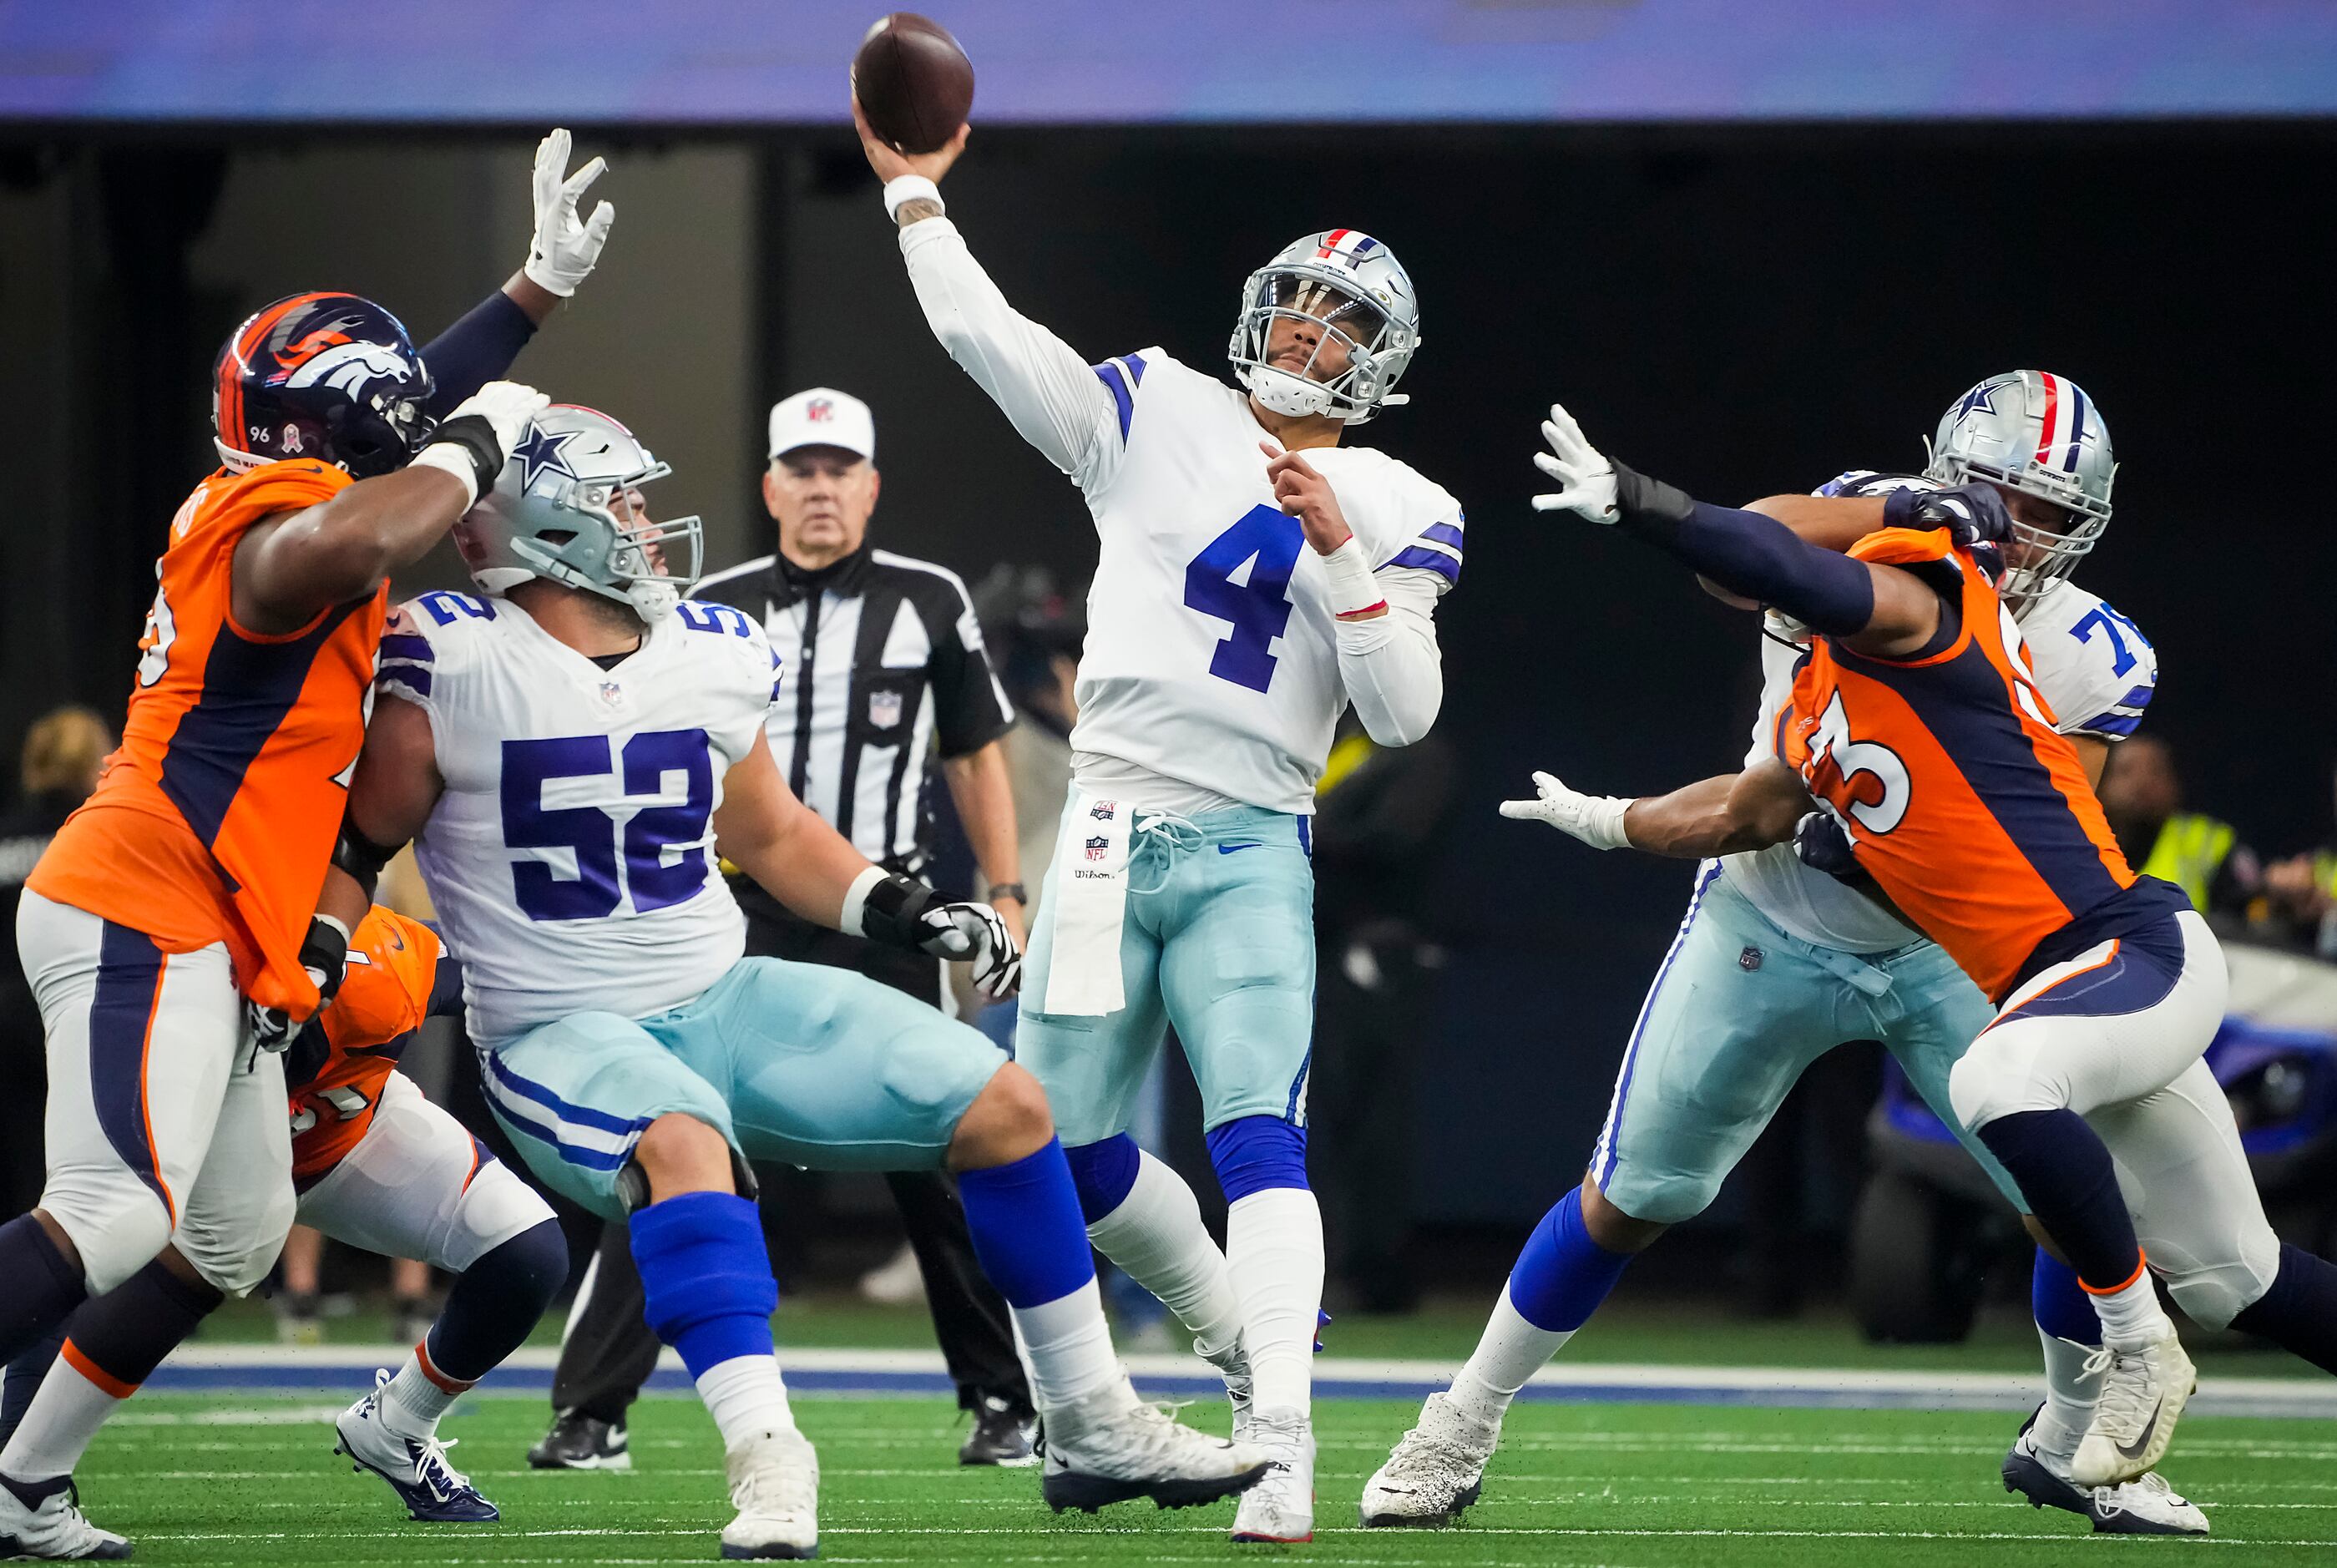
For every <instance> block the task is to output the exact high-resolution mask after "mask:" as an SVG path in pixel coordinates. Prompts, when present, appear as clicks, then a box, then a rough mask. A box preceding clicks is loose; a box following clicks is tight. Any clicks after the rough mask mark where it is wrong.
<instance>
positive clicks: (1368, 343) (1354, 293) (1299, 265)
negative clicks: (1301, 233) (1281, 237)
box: [1226, 229, 1420, 425]
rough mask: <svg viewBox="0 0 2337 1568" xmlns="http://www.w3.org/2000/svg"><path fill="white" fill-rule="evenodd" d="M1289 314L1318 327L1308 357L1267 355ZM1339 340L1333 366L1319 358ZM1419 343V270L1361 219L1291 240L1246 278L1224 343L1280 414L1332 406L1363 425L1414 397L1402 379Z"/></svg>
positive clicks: (1256, 391) (1254, 393)
mask: <svg viewBox="0 0 2337 1568" xmlns="http://www.w3.org/2000/svg"><path fill="white" fill-rule="evenodd" d="M1285 317H1287V318H1290V319H1294V320H1296V321H1298V322H1300V323H1303V324H1304V325H1305V327H1306V328H1311V329H1312V330H1313V332H1314V334H1315V345H1314V348H1313V349H1312V350H1311V351H1310V352H1309V353H1308V354H1307V357H1306V362H1305V364H1304V365H1302V366H1300V367H1299V368H1297V369H1296V370H1287V369H1285V368H1282V367H1280V366H1277V365H1273V364H1269V363H1268V362H1267V343H1268V340H1269V338H1270V336H1271V333H1272V330H1273V327H1274V323H1275V321H1276V319H1279V318H1285ZM1334 340H1335V341H1336V342H1337V344H1338V345H1339V347H1340V348H1344V349H1345V353H1346V364H1345V367H1344V368H1341V369H1340V370H1339V371H1338V372H1337V373H1336V374H1334V375H1329V376H1325V377H1317V376H1315V373H1314V371H1315V362H1316V361H1317V360H1319V359H1321V358H1323V356H1324V350H1325V348H1328V347H1329V346H1330V345H1331V344H1332V343H1333V341H1334ZM1419 347H1420V301H1419V300H1418V299H1417V298H1415V297H1414V296H1413V291H1412V277H1411V275H1410V274H1409V273H1407V272H1405V271H1404V270H1403V263H1402V262H1400V261H1398V260H1396V259H1395V255H1394V253H1393V251H1391V250H1389V249H1388V248H1387V247H1386V246H1384V245H1383V244H1381V243H1380V242H1379V241H1378V240H1374V239H1373V238H1372V237H1371V236H1370V235H1368V234H1364V233H1362V232H1359V231H1358V230H1354V229H1327V230H1324V231H1323V232H1322V233H1320V234H1310V235H1308V236H1307V237H1306V238H1305V239H1304V240H1297V241H1296V242H1295V243H1293V244H1290V245H1287V246H1285V247H1284V248H1283V250H1282V252H1281V254H1279V255H1277V256H1276V257H1275V259H1274V260H1271V261H1269V262H1267V263H1266V265H1265V266H1263V267H1261V268H1259V269H1258V270H1257V271H1255V272H1253V273H1251V274H1250V275H1249V281H1248V282H1247V283H1245V284H1243V285H1242V304H1241V319H1239V320H1238V321H1237V322H1236V323H1235V325H1234V337H1233V342H1232V344H1231V346H1230V347H1228V348H1227V350H1226V353H1227V358H1231V359H1232V360H1233V362H1234V378H1235V379H1236V380H1237V381H1239V382H1240V383H1241V384H1242V385H1243V386H1244V387H1247V388H1248V389H1249V393H1250V396H1251V397H1256V398H1257V400H1258V401H1259V402H1260V403H1262V404H1264V405H1265V406H1266V407H1268V408H1271V409H1273V410H1274V411H1275V412H1276V413H1277V414H1286V415H1290V416H1293V417H1302V416H1305V415H1312V414H1327V415H1329V416H1330V417H1332V418H1334V419H1344V420H1346V421H1347V422H1349V423H1350V424H1356V425H1360V424H1362V423H1363V422H1364V420H1366V419H1368V418H1370V417H1372V416H1373V415H1374V413H1376V412H1377V411H1378V410H1379V409H1380V408H1381V407H1394V406H1395V405H1396V404H1399V403H1403V402H1406V401H1408V399H1406V398H1404V397H1400V396H1396V395H1395V384H1396V380H1397V378H1398V377H1401V376H1403V371H1404V367H1405V366H1407V365H1409V364H1411V363H1412V354H1413V349H1415V348H1419Z"/></svg>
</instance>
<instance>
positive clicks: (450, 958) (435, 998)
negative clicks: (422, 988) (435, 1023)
mask: <svg viewBox="0 0 2337 1568" xmlns="http://www.w3.org/2000/svg"><path fill="white" fill-rule="evenodd" d="M462 1010H463V961H462V960H461V959H460V958H457V957H455V956H454V955H453V954H452V953H441V954H439V955H438V968H437V971H436V973H435V974H434V975H432V976H431V977H430V1004H429V1008H428V1011H429V1014H430V1016H431V1017H433V1018H447V1017H452V1016H453V1015H454V1014H457V1013H460V1012H461V1011H462Z"/></svg>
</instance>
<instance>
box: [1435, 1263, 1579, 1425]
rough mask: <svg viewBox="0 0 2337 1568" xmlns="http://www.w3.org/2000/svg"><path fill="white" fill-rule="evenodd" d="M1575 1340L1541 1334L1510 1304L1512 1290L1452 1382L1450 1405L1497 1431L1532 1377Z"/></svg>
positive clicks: (1504, 1290) (1556, 1332)
mask: <svg viewBox="0 0 2337 1568" xmlns="http://www.w3.org/2000/svg"><path fill="white" fill-rule="evenodd" d="M1571 1338H1574V1331H1573V1330H1572V1329H1570V1328H1568V1329H1551V1328H1535V1327H1534V1326H1533V1325H1532V1324H1530V1323H1529V1322H1527V1321H1526V1320H1525V1318H1524V1317H1523V1316H1521V1314H1520V1313H1519V1311H1518V1309H1517V1308H1516V1307H1515V1306H1513V1305H1512V1304H1511V1301H1510V1288H1509V1287H1508V1286H1507V1285H1503V1286H1502V1287H1501V1299H1500V1300H1498V1301H1496V1302H1494V1303H1493V1315H1492V1316H1491V1318H1487V1319H1486V1320H1485V1333H1484V1337H1483V1338H1481V1339H1479V1340H1478V1341H1477V1348H1476V1349H1475V1351H1473V1352H1472V1354H1471V1355H1470V1357H1469V1361H1468V1364H1467V1365H1466V1366H1464V1367H1462V1368H1461V1372H1460V1376H1458V1377H1454V1378H1453V1379H1452V1393H1451V1395H1450V1397H1451V1398H1452V1402H1453V1403H1454V1404H1456V1405H1458V1406H1461V1407H1462V1409H1463V1410H1465V1411H1467V1412H1468V1413H1469V1414H1470V1415H1472V1416H1476V1417H1477V1418H1478V1419H1479V1420H1481V1421H1490V1422H1491V1423H1492V1424H1493V1425H1494V1426H1500V1425H1501V1415H1502V1412H1504V1411H1506V1410H1507V1409H1509V1407H1510V1401H1511V1400H1512V1399H1514V1398H1516V1397H1517V1394H1518V1390H1519V1389H1521V1388H1522V1387H1525V1386H1526V1384H1527V1382H1528V1381H1529V1380H1530V1378H1531V1377H1533V1375H1534V1374H1535V1373H1537V1372H1539V1371H1540V1370H1541V1369H1542V1367H1543V1365H1544V1364H1545V1363H1546V1362H1548V1361H1549V1360H1550V1357H1552V1356H1555V1355H1557V1354H1558V1350H1559V1347H1560V1346H1562V1345H1564V1344H1565V1343H1566V1342H1567V1341H1568V1340H1569V1339H1571Z"/></svg>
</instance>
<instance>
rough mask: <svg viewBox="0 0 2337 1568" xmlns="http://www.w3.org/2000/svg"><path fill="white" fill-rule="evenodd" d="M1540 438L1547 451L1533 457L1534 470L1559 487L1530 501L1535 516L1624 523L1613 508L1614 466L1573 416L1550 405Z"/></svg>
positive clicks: (1619, 510) (1619, 511)
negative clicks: (1552, 514) (1563, 514)
mask: <svg viewBox="0 0 2337 1568" xmlns="http://www.w3.org/2000/svg"><path fill="white" fill-rule="evenodd" d="M1541 438H1542V439H1543V440H1544V441H1547V442H1549V443H1550V450H1549V451H1547V452H1537V453H1535V454H1534V466H1535V467H1537V468H1539V469H1540V470H1541V471H1542V472H1543V473H1545V474H1547V475H1550V477H1551V478H1553V479H1555V480H1557V481H1558V483H1559V488H1558V489H1556V490H1554V491H1549V492H1545V493H1544V494H1542V495H1537V496H1535V497H1534V498H1533V504H1534V510H1535V511H1537V512H1571V513H1573V514H1574V515H1576V516H1578V517H1580V518H1582V519H1583V520H1584V521H1586V522H1590V523H1606V524H1614V523H1619V522H1621V521H1622V520H1623V511H1622V508H1621V507H1619V506H1618V505H1616V504H1615V465H1614V464H1613V463H1611V462H1609V460H1608V459H1607V458H1605V457H1603V456H1600V455H1599V450H1598V448H1597V447H1595V446H1591V445H1590V443H1589V440H1588V439H1587V438H1586V437H1585V436H1583V434H1582V426H1579V425H1577V424H1576V423H1575V422H1574V416H1573V415H1571V414H1569V413H1568V412H1567V411H1566V410H1565V409H1564V408H1562V407H1560V406H1559V405H1557V404H1555V403H1553V404H1551V405H1550V417H1549V418H1547V419H1545V420H1543V421H1542V422H1541Z"/></svg>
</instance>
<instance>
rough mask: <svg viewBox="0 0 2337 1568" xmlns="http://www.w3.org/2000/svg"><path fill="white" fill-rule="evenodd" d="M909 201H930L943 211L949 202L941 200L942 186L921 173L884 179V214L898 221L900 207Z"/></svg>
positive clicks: (946, 209) (946, 208)
mask: <svg viewBox="0 0 2337 1568" xmlns="http://www.w3.org/2000/svg"><path fill="white" fill-rule="evenodd" d="M910 201H930V202H932V203H933V204H934V206H936V207H939V208H940V209H941V210H942V211H944V212H946V211H949V203H947V202H946V201H943V200H942V188H941V187H940V186H938V185H936V184H934V182H933V181H930V180H928V179H926V178H925V177H924V175H922V174H903V175H900V176H899V177H897V178H895V179H892V180H887V181H885V217H887V218H890V219H891V220H893V221H894V222H895V223H898V222H899V221H900V220H901V208H902V206H903V205H904V203H907V202H910Z"/></svg>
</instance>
